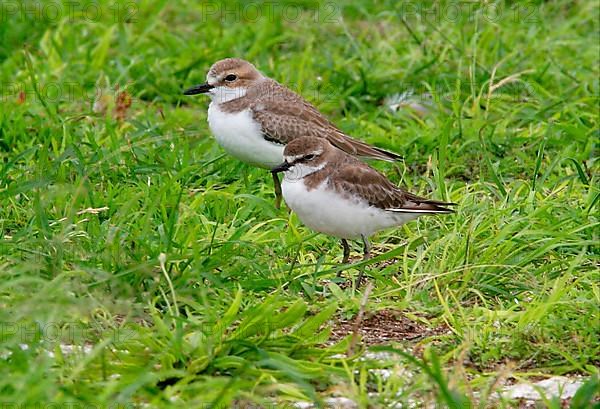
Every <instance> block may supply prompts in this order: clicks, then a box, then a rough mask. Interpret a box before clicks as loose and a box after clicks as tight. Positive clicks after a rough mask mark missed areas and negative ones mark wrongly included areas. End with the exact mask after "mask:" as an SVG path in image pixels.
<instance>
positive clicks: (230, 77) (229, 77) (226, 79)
mask: <svg viewBox="0 0 600 409" xmlns="http://www.w3.org/2000/svg"><path fill="white" fill-rule="evenodd" d="M235 80H237V75H235V74H229V75H228V76H226V77H225V81H228V82H231V81H235Z"/></svg>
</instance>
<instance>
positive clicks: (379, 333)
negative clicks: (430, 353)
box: [331, 309, 448, 345]
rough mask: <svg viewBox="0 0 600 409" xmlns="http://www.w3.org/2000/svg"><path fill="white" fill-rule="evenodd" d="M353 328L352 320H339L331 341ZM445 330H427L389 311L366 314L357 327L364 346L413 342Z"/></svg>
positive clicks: (353, 320)
mask: <svg viewBox="0 0 600 409" xmlns="http://www.w3.org/2000/svg"><path fill="white" fill-rule="evenodd" d="M354 326H355V319H354V318H353V319H350V320H339V321H338V322H337V324H336V325H335V326H334V327H333V328H332V331H331V340H332V341H338V340H340V339H342V338H344V337H346V336H347V335H348V334H351V333H352V332H353V330H354ZM447 330H448V329H447V328H446V327H445V326H442V327H438V328H429V327H427V326H425V325H423V324H421V323H419V322H415V321H413V320H411V319H409V318H407V317H406V316H404V314H402V313H401V312H399V311H394V310H390V309H386V310H380V311H376V312H373V313H367V314H366V315H365V318H364V319H363V320H362V322H361V323H360V325H359V327H358V332H359V333H360V336H361V338H362V342H363V343H365V344H366V345H378V344H387V343H390V342H394V341H395V342H399V341H414V340H417V339H421V338H425V337H430V336H433V335H440V334H444V333H446V332H447Z"/></svg>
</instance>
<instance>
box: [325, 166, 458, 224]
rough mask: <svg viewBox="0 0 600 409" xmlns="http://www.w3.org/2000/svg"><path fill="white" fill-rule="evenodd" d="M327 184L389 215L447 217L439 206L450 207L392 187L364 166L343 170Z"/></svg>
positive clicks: (445, 210) (444, 210)
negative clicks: (412, 214)
mask: <svg viewBox="0 0 600 409" xmlns="http://www.w3.org/2000/svg"><path fill="white" fill-rule="evenodd" d="M329 183H332V184H333V186H334V188H335V190H336V191H337V192H338V193H340V194H346V195H350V196H351V197H353V198H356V199H359V200H364V201H366V202H367V203H369V204H370V205H371V206H375V207H378V208H380V209H383V210H387V211H392V212H407V213H451V212H452V210H451V209H448V208H445V207H443V206H447V205H452V203H446V202H439V201H436V200H429V199H425V198H422V197H419V196H417V195H414V194H412V193H409V192H406V191H404V190H402V189H400V188H399V187H397V186H395V185H394V184H393V183H392V182H390V181H389V180H388V179H387V178H386V177H385V176H383V175H382V174H381V173H379V172H377V171H376V170H375V169H373V168H370V167H369V166H367V165H365V164H361V166H357V165H356V164H354V165H352V166H346V167H344V168H342V169H340V170H339V171H338V172H336V173H335V174H334V175H333V176H332V177H331V178H330V181H329Z"/></svg>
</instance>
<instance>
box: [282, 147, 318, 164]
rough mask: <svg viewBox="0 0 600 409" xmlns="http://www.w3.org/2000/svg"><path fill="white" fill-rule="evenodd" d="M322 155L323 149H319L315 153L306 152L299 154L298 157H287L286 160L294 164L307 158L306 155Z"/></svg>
mask: <svg viewBox="0 0 600 409" xmlns="http://www.w3.org/2000/svg"><path fill="white" fill-rule="evenodd" d="M322 153H323V150H322V149H317V150H314V151H306V152H303V153H299V154H298V155H285V156H284V159H285V160H286V161H287V162H288V163H292V162H295V161H297V160H298V159H301V158H303V157H305V156H306V155H315V156H316V155H320V154H322Z"/></svg>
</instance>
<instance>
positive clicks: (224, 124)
mask: <svg viewBox="0 0 600 409" xmlns="http://www.w3.org/2000/svg"><path fill="white" fill-rule="evenodd" d="M208 125H209V127H210V130H211V131H212V133H213V135H214V136H215V139H216V140H217V142H218V143H219V145H221V147H223V149H225V150H226V151H227V152H228V153H229V154H230V155H232V156H234V157H236V158H237V159H239V160H241V161H242V162H245V163H248V164H250V165H254V166H259V167H261V168H265V169H272V168H274V167H275V166H277V165H279V164H281V162H283V145H278V144H275V143H272V142H269V141H267V140H265V138H264V136H263V134H262V129H261V126H260V124H259V123H258V122H257V121H256V120H254V118H253V117H252V111H251V110H250V109H245V110H243V111H240V112H226V111H223V110H221V109H220V107H219V104H218V103H217V102H216V101H215V100H213V101H212V102H211V103H210V105H209V107H208Z"/></svg>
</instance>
